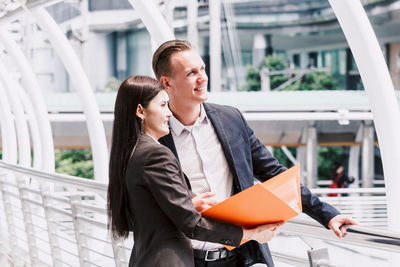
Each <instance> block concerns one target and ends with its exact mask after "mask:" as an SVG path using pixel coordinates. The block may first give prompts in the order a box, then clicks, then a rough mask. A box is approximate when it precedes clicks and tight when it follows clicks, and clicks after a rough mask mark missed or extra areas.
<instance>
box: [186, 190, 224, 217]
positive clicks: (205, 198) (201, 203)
mask: <svg viewBox="0 0 400 267" xmlns="http://www.w3.org/2000/svg"><path fill="white" fill-rule="evenodd" d="M213 196H215V193H211V192H206V193H203V194H199V195H197V196H195V197H194V198H192V202H193V206H194V208H195V209H196V210H197V211H198V212H202V211H204V210H206V209H208V208H211V207H212V206H215V205H217V204H218V202H217V201H216V200H215V199H210V198H211V197H213Z"/></svg>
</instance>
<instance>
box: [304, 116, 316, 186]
mask: <svg viewBox="0 0 400 267" xmlns="http://www.w3.org/2000/svg"><path fill="white" fill-rule="evenodd" d="M306 151H307V160H306V165H307V166H306V172H307V177H306V179H307V187H309V188H316V187H317V180H318V163H317V157H318V143H317V129H316V128H315V125H314V124H312V125H309V126H308V128H307V146H306Z"/></svg>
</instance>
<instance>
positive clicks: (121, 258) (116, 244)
mask: <svg viewBox="0 0 400 267" xmlns="http://www.w3.org/2000/svg"><path fill="white" fill-rule="evenodd" d="M111 246H112V249H113V253H114V261H115V266H116V267H123V266H126V263H125V261H126V262H128V261H127V257H126V253H125V250H124V248H123V247H122V244H121V242H120V241H117V240H115V239H114V238H112V237H111Z"/></svg>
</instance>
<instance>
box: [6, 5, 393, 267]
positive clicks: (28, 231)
mask: <svg viewBox="0 0 400 267" xmlns="http://www.w3.org/2000/svg"><path fill="white" fill-rule="evenodd" d="M55 2H58V1H51V0H48V1H45V0H41V1H28V2H27V4H26V5H25V6H23V7H22V8H20V9H18V10H16V11H15V12H10V14H7V15H6V16H4V17H2V18H1V19H0V24H5V23H8V22H10V21H11V20H13V19H15V18H16V16H19V15H21V14H26V13H24V10H23V8H24V9H25V11H28V13H30V14H31V15H32V16H33V17H34V18H35V19H36V21H37V22H38V24H39V25H40V26H41V28H42V29H43V30H44V31H45V32H46V33H47V34H48V35H49V38H50V40H51V43H52V45H53V47H54V49H55V50H56V51H57V54H58V55H59V56H60V59H61V60H62V62H63V64H64V66H65V68H66V69H67V71H68V73H69V74H70V76H71V77H72V81H73V82H75V84H76V86H75V87H76V89H77V92H78V94H79V96H80V98H81V100H82V106H83V109H84V113H85V115H86V118H87V119H86V122H87V127H88V131H89V136H90V141H91V147H92V150H93V159H94V169H95V176H96V180H98V181H86V180H82V179H80V178H76V177H68V176H63V175H57V174H54V173H50V172H40V171H37V170H36V171H35V170H33V169H30V168H27V167H29V166H30V162H31V157H30V143H29V131H28V124H27V120H26V114H28V115H29V116H28V118H29V121H30V124H31V125H32V126H33V127H35V126H34V125H35V122H34V119H33V118H32V114H34V116H35V117H37V121H38V123H37V124H38V125H39V127H38V131H40V135H41V138H42V139H41V141H40V143H41V144H42V148H43V152H42V153H41V154H42V155H43V158H45V157H44V155H45V153H52V155H54V151H53V150H52V149H53V147H52V145H51V144H50V145H49V143H46V146H44V144H45V142H46V140H48V138H49V133H50V135H51V132H50V131H49V130H50V128H49V124H48V120H47V119H46V113H47V111H46V109H45V106H44V102H43V101H42V100H40V98H38V97H36V98H35V96H33V95H35V94H36V91H37V90H38V86H37V82H36V79H35V77H34V74H33V71H32V70H31V69H29V66H28V64H25V63H26V59H24V58H23V57H21V53H20V52H19V51H17V50H13V48H15V47H16V44H15V43H12V42H7V38H8V37H7V32H6V31H5V30H4V29H2V32H0V38H1V39H2V42H3V43H4V44H5V46H6V48H7V50H8V51H10V52H11V54H12V56H13V57H15V58H18V60H17V63H18V65H19V67H20V69H21V72H22V73H23V76H24V79H26V81H27V82H28V83H31V84H32V83H33V86H32V89H28V88H27V85H26V84H27V82H26V81H25V82H24V89H26V90H28V93H29V96H30V98H31V99H32V103H33V107H34V110H35V112H34V113H33V112H32V111H31V109H30V107H29V106H30V104H29V102H26V103H25V104H24V105H23V104H21V99H20V97H21V95H22V94H20V95H18V90H20V89H18V88H20V86H19V85H18V84H17V82H16V81H14V80H13V79H12V78H10V75H9V74H8V73H7V69H6V67H5V66H4V65H3V63H2V62H0V77H1V80H2V82H3V83H2V84H3V86H0V93H2V95H3V96H7V97H1V98H0V101H1V102H0V104H1V107H0V123H1V134H2V137H3V138H2V140H3V141H2V142H3V148H4V154H3V155H4V162H9V163H17V152H19V159H20V160H19V166H15V165H9V164H7V163H3V162H0V169H2V170H5V171H6V174H3V173H1V174H0V187H1V188H0V194H1V195H2V199H3V207H4V213H5V214H6V215H5V216H6V217H5V220H6V221H7V229H8V233H9V235H8V237H7V239H8V241H9V243H10V244H11V252H10V254H11V257H12V259H13V260H14V261H15V262H17V261H18V260H21V255H17V252H18V251H20V250H21V248H20V247H19V245H18V242H19V241H17V239H18V236H17V234H16V232H17V231H18V229H17V224H16V223H15V220H14V219H15V218H18V216H19V215H15V209H17V210H18V212H19V213H18V214H20V213H22V226H21V228H22V232H23V234H24V235H25V236H26V240H22V241H21V242H26V247H27V251H26V253H27V255H29V259H22V260H26V261H27V262H29V263H30V264H33V265H35V264H41V263H42V262H41V260H40V255H39V254H40V253H41V252H40V249H39V246H38V245H37V244H36V242H38V239H41V240H42V241H43V240H44V241H46V240H45V238H44V237H43V236H42V235H37V234H36V233H37V232H41V233H42V234H43V233H45V234H46V235H47V236H48V237H47V242H48V243H49V245H50V250H51V253H50V254H51V255H53V257H52V261H53V264H56V263H57V262H58V261H60V264H61V262H63V264H67V265H68V260H66V259H67V257H66V256H60V255H61V251H62V250H63V247H62V245H61V243H60V242H61V239H66V237H65V236H63V235H62V234H60V235H58V236H56V234H57V233H56V232H57V231H59V230H60V227H61V229H68V230H69V231H73V233H74V234H75V241H72V243H74V242H75V243H74V244H77V246H78V247H80V248H81V249H80V250H78V254H77V255H72V254H74V253H73V252H66V254H68V253H70V254H71V255H72V256H77V257H78V258H79V263H80V264H81V265H85V264H87V263H88V261H90V260H92V261H93V262H92V263H93V264H95V263H94V262H95V260H94V259H96V258H93V257H95V256H92V254H93V253H94V251H91V250H90V248H89V247H88V246H87V242H88V241H87V239H88V238H89V237H88V236H87V235H88V233H87V232H88V231H86V230H88V229H87V228H82V227H84V226H83V225H84V224H83V223H84V222H85V223H89V224H90V225H92V226H93V225H96V226H100V227H105V223H104V221H103V222H101V221H100V222H99V220H96V218H98V216H100V217H101V216H103V217H104V214H105V209H104V206H103V207H100V206H96V207H92V208H90V207H88V206H87V205H86V206H85V203H83V204H82V200H85V199H86V197H88V196H89V199H90V198H93V197H94V198H95V199H96V200H98V202H96V203H95V204H99V203H101V204H100V205H104V198H105V194H106V183H105V181H106V180H107V175H108V150H107V145H106V138H105V133H104V127H103V125H102V121H101V118H100V113H99V110H98V107H97V106H96V101H95V98H94V94H93V91H92V89H91V87H90V84H89V81H88V79H87V77H86V75H85V72H84V69H83V67H82V65H81V63H80V60H79V58H78V57H77V56H76V54H75V53H74V51H73V49H72V48H71V46H70V44H69V42H68V40H67V39H66V38H65V36H64V35H63V33H62V32H61V31H60V28H59V27H58V25H57V24H56V23H55V21H54V20H53V19H52V18H51V16H50V15H49V14H48V12H47V11H46V10H45V9H44V8H43V6H44V5H47V4H50V3H55ZM129 2H130V3H131V4H132V6H134V7H135V9H136V10H137V11H138V12H137V13H138V15H139V16H141V19H142V21H143V23H144V25H145V27H146V28H147V29H148V31H149V33H150V35H151V38H152V41H153V44H154V47H156V46H157V45H159V44H161V43H162V42H164V41H167V40H170V39H173V38H174V35H173V33H172V32H171V29H170V28H169V27H168V25H167V23H166V22H165V19H164V18H163V16H162V15H161V13H160V12H159V10H158V8H157V6H156V5H155V4H154V2H153V1H147V0H129ZM329 3H330V4H331V6H332V8H333V11H334V13H335V14H336V16H337V18H338V20H339V23H340V25H341V27H342V29H343V32H344V33H345V36H346V39H347V41H348V43H349V45H350V48H351V50H352V53H353V55H354V58H355V60H356V63H357V65H358V69H359V71H360V74H361V77H362V80H363V83H364V85H365V88H366V91H367V94H368V96H369V100H370V103H371V106H372V113H373V117H374V122H375V126H376V129H377V135H378V140H379V144H380V148H381V152H382V153H381V154H382V159H383V167H384V171H385V184H386V199H387V210H388V212H387V216H388V226H389V229H390V230H391V231H393V230H394V231H397V232H400V209H398V208H397V207H396V204H397V203H399V202H400V194H398V193H397V192H396V188H400V180H399V179H397V176H398V173H400V167H399V165H398V162H400V154H399V153H392V151H400V138H399V136H400V124H399V123H398V121H399V120H400V110H399V105H398V103H397V101H396V97H395V94H394V89H393V85H392V82H391V79H390V76H389V72H388V69H387V66H386V64H385V60H384V58H383V55H382V52H381V50H380V47H379V44H378V42H377V39H376V36H375V34H374V31H373V29H372V27H371V24H370V22H369V20H368V18H367V16H366V14H365V11H364V9H363V7H362V5H361V3H360V1H359V0H348V1H342V0H329ZM209 4H210V9H209V10H210V43H211V44H212V45H211V46H210V47H211V48H210V49H211V51H210V52H211V64H210V65H211V66H210V67H211V73H212V76H211V87H212V89H213V90H215V91H219V90H221V82H220V76H221V72H220V71H221V24H220V16H221V14H220V12H221V2H220V1H217V0H215V1H210V2H209ZM154 18H157V19H154ZM23 65H24V66H23ZM24 67H26V68H24ZM14 88H17V89H18V90H14ZM249 116H255V115H254V114H252V115H249ZM339 116H341V115H339ZM13 119H14V121H13ZM335 119H337V118H335ZM14 124H15V125H14ZM15 129H16V131H15ZM314 136H315V128H314V129H313V126H312V125H311V126H310V127H309V129H308V131H307V137H306V138H307V139H308V142H307V143H309V145H308V146H307V148H306V149H307V150H308V151H309V152H308V153H307V154H308V155H315V150H316V149H315V148H316V144H315V142H313V140H314V141H315V137H314ZM361 138H362V139H363V144H365V146H364V149H363V150H365V155H364V156H363V165H366V166H371V165H372V164H371V161H370V155H371V151H370V150H371V147H372V142H371V140H372V133H371V126H369V125H364V127H363V130H362V137H361ZM34 141H35V142H36V144H37V143H38V140H37V138H35V140H34ZM17 144H18V146H17ZM45 147H46V148H45ZM36 148H37V149H39V150H40V147H39V146H36ZM363 153H364V152H363ZM47 156H48V157H47V158H46V160H45V162H46V163H43V164H40V165H42V168H43V169H47V170H49V171H52V170H53V169H52V168H53V166H51V164H53V158H52V157H51V156H49V155H47ZM313 160H314V159H311V158H309V159H307V161H306V162H307V174H308V176H309V177H311V176H312V175H313V172H314V171H315V162H314V161H313ZM370 173H371V169H366V173H365V174H363V176H365V177H369V176H370ZM25 176H29V177H36V178H37V179H38V180H39V181H40V183H39V184H42V182H44V181H46V182H52V183H55V184H57V185H58V186H61V185H63V186H67V187H69V188H73V189H76V188H81V189H84V190H88V191H90V192H93V191H96V192H97V193H99V195H96V194H92V193H89V194H87V195H85V196H83V195H84V193H83V195H82V194H76V192H75V193H73V194H70V193H67V194H65V195H64V196H63V195H62V194H63V193H61V192H58V193H56V194H53V193H51V192H50V191H49V190H48V189H47V188H45V187H42V188H39V189H37V188H33V187H28V186H27V185H26V183H25V182H24V177H25ZM309 183H310V185H312V183H313V182H312V181H309ZM357 190H359V189H352V191H349V192H350V193H357V194H358V193H361V192H360V191H357ZM32 194H33V195H35V197H31V195H32ZM38 199H40V201H39V200H38ZM53 201H58V202H57V203H58V204H57V205H53V203H54V202H53ZM60 203H63V204H62V205H66V207H67V208H60V206H59V205H61V204H60ZM33 206H36V207H39V208H41V209H43V214H44V216H43V218H42V219H44V221H45V222H44V223H43V224H41V225H40V226H39V225H35V224H33V219H32V217H33V216H34V215H35V214H33V212H32V211H30V210H31V209H32V207H33ZM63 207H65V206H63ZM82 209H86V211H85V212H81V210H82ZM33 210H35V209H33ZM88 211H89V212H88ZM88 213H89V214H90V215H91V216H92V217H91V216H89V217H88V216H85V215H87V214H88ZM95 213H97V214H95ZM59 216H64V217H63V219H65V218H68V223H70V225H68V227H71V225H72V228H68V227H67V226H65V225H63V222H64V220H57V219H58V218H60V217H59ZM14 217H15V218H14ZM103 219H104V218H103ZM301 225H303V226H305V225H306V223H304V222H302V223H301ZM37 227H43V229H42V231H38V229H36V228H37ZM63 227H65V228H63ZM82 229H85V231H84V232H83V231H82ZM355 229H356V230H357V228H355ZM19 230H21V229H19ZM359 232H360V230H359ZM363 232H364V234H366V236H367V237H368V238H370V237H371V236H376V235H375V234H373V233H371V232H368V231H363ZM312 234H313V235H314V236H315V234H316V232H315V231H313V232H312ZM378 235H379V237H380V238H382V236H383V237H385V238H388V239H389V242H388V246H391V245H390V243H392V245H393V244H395V246H397V247H394V248H393V246H391V247H390V249H395V250H396V248H397V250H396V251H397V252H398V247H399V246H398V244H399V239H400V238H399V237H398V236H397V234H389V233H388V232H380V233H378ZM94 237H96V235H94ZM98 239H99V238H98ZM350 239H351V238H350ZM70 241H71V240H70ZM98 241H105V242H107V240H98ZM353 241H354V240H353ZM368 242H369V241H368V240H367V238H365V239H363V240H362V243H363V244H365V243H368ZM121 250H123V247H121V244H118V243H115V242H114V243H112V251H113V253H114V254H113V255H112V256H111V255H103V256H105V257H108V258H109V259H110V258H111V259H112V260H113V259H118V262H116V265H117V266H122V265H123V264H125V263H126V260H124V259H126V257H125V256H123V254H124V252H121ZM51 255H50V256H51ZM63 257H64V258H63ZM121 259H122V260H121Z"/></svg>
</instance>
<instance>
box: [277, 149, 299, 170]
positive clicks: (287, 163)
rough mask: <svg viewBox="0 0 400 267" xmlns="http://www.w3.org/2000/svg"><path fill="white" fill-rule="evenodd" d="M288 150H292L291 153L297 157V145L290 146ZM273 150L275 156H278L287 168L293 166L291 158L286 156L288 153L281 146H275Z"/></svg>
mask: <svg viewBox="0 0 400 267" xmlns="http://www.w3.org/2000/svg"><path fill="white" fill-rule="evenodd" d="M288 150H289V151H290V153H292V155H293V156H294V157H296V154H297V149H296V147H288ZM273 151H274V158H276V159H277V160H278V161H279V163H280V164H282V165H283V166H285V167H287V168H290V167H292V166H293V163H292V162H291V161H290V160H289V158H288V157H287V156H286V154H285V153H284V152H283V151H282V149H281V148H279V147H275V148H274V149H273Z"/></svg>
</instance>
